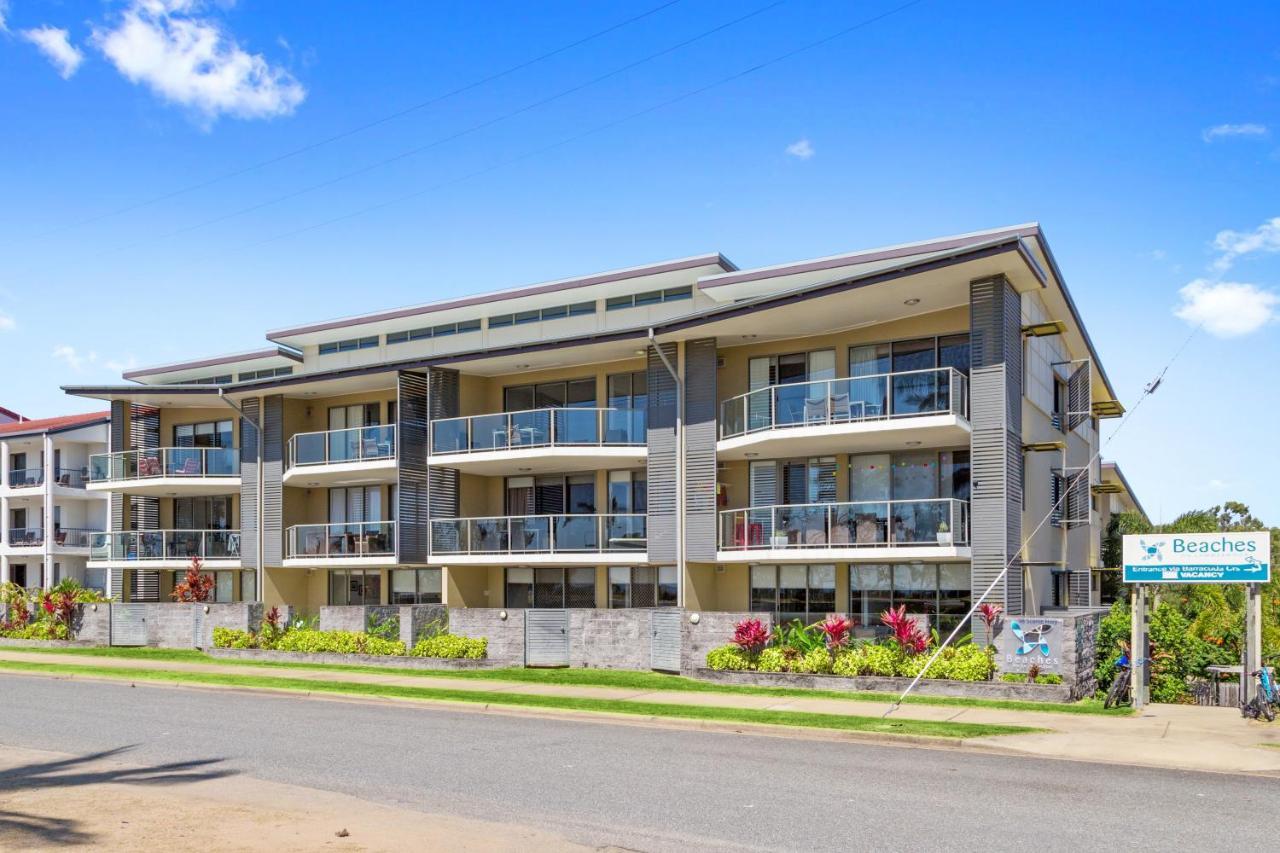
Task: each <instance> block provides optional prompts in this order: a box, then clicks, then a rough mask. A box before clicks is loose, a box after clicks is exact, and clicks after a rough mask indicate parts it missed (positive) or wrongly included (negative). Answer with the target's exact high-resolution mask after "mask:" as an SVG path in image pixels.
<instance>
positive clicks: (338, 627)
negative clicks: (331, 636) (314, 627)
mask: <svg viewBox="0 0 1280 853" xmlns="http://www.w3.org/2000/svg"><path fill="white" fill-rule="evenodd" d="M364 611H365V608H363V607H361V606H359V605H351V606H345V607H321V608H320V630H321V631H355V632H357V633H361V632H363V631H364V626H365V621H364V618H365V617H364Z"/></svg>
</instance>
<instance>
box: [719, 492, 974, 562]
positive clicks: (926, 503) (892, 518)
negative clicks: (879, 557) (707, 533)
mask: <svg viewBox="0 0 1280 853" xmlns="http://www.w3.org/2000/svg"><path fill="white" fill-rule="evenodd" d="M944 524H945V527H944ZM968 531H969V505H968V503H967V502H965V501H959V500H919V501H859V502H853V503H823V504H794V505H777V506H767V507H752V508H749V509H737V510H726V511H724V512H722V513H720V547H721V549H723V550H744V549H771V548H773V549H791V548H814V547H830V548H863V547H881V548H884V547H893V546H899V545H905V546H917V547H918V546H927V545H939V546H947V547H949V546H951V545H963V544H967V543H968V541H969V540H968Z"/></svg>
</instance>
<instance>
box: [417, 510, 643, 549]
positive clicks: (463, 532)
mask: <svg viewBox="0 0 1280 853" xmlns="http://www.w3.org/2000/svg"><path fill="white" fill-rule="evenodd" d="M647 522H648V519H647V516H645V515H643V514H639V513H628V514H623V515H617V514H615V515H509V516H494V517H490V518H437V519H432V521H431V552H432V553H433V554H566V553H574V554H580V553H584V552H618V551H631V552H636V551H645V550H647V549H648V538H647V536H648V534H647V529H648V528H647Z"/></svg>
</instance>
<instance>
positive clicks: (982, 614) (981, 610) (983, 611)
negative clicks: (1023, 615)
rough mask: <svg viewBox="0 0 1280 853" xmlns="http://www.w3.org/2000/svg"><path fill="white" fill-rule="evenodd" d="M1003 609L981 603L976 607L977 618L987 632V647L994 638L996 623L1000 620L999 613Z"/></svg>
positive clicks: (996, 605) (997, 605) (995, 605)
mask: <svg viewBox="0 0 1280 853" xmlns="http://www.w3.org/2000/svg"><path fill="white" fill-rule="evenodd" d="M1003 609H1004V608H1002V607H1001V606H1000V605H999V604H990V603H988V602H985V601H984V602H982V604H979V605H978V618H979V619H981V620H982V626H983V628H984V629H985V630H986V632H987V645H988V646H990V645H991V641H992V640H993V639H994V638H995V628H996V622H997V621H998V620H999V619H1000V613H1001V611H1002V610H1003Z"/></svg>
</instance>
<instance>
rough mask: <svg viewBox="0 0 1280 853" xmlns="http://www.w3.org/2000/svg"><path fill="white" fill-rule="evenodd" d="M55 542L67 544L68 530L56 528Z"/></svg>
mask: <svg viewBox="0 0 1280 853" xmlns="http://www.w3.org/2000/svg"><path fill="white" fill-rule="evenodd" d="M53 544H55V545H65V544H67V531H65V530H55V531H54V532H53Z"/></svg>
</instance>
